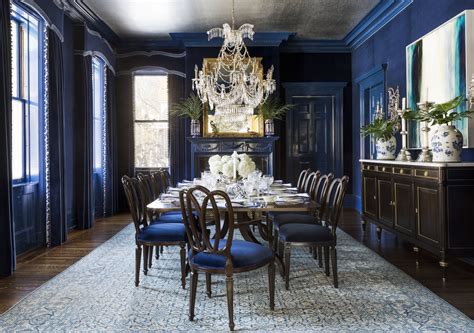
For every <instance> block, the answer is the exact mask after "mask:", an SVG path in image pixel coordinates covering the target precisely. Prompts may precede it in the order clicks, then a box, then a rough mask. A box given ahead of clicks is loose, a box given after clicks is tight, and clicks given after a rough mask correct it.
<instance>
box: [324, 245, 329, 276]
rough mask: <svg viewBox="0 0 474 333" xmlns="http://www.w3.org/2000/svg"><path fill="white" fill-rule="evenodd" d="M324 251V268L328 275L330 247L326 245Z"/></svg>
mask: <svg viewBox="0 0 474 333" xmlns="http://www.w3.org/2000/svg"><path fill="white" fill-rule="evenodd" d="M323 251H324V270H325V272H326V276H329V247H328V246H325V247H324V248H323Z"/></svg>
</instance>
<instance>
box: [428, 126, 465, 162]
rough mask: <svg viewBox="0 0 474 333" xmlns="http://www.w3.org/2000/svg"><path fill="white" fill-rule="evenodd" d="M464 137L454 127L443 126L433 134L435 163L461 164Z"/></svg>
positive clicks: (432, 142)
mask: <svg viewBox="0 0 474 333" xmlns="http://www.w3.org/2000/svg"><path fill="white" fill-rule="evenodd" d="M462 143H463V137H462V133H461V132H460V131H458V130H457V129H456V127H454V126H452V125H447V124H442V125H439V127H438V128H437V129H436V130H435V131H434V132H433V136H432V137H431V149H432V151H433V162H461V151H462Z"/></svg>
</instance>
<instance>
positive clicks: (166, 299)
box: [0, 225, 474, 332]
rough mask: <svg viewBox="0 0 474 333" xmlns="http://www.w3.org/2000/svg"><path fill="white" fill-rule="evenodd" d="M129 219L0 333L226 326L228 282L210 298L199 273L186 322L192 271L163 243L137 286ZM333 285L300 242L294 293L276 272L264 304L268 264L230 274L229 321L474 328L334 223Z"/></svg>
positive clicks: (258, 326) (261, 326)
mask: <svg viewBox="0 0 474 333" xmlns="http://www.w3.org/2000/svg"><path fill="white" fill-rule="evenodd" d="M133 232H134V231H133V228H132V226H131V225H130V226H128V227H126V228H125V229H124V230H123V231H121V232H120V233H119V234H117V235H116V236H115V237H114V238H112V239H111V240H109V241H108V242H106V243H105V244H103V245H102V246H101V247H99V248H97V249H96V250H95V251H93V252H92V253H90V254H89V255H88V256H86V257H85V258H83V259H82V260H81V261H79V262H78V263H76V264H75V265H73V266H71V267H70V268H69V269H67V270H66V271H64V272H63V273H61V274H60V275H58V276H57V277H55V278H54V279H52V280H50V281H49V282H47V283H46V284H44V285H43V286H42V287H41V288H39V289H37V290H36V291H35V292H34V293H32V294H30V295H29V296H28V297H26V298H25V299H24V300H22V301H21V302H20V303H18V304H17V305H16V306H15V307H14V308H12V309H11V310H9V311H8V312H6V313H5V314H4V315H2V316H1V317H0V328H1V330H3V331H15V330H34V331H59V330H67V331H70V330H75V331H85V330H86V331H90V330H94V331H216V330H222V331H226V330H227V329H228V326H227V303H226V297H225V281H224V278H223V277H218V276H214V277H213V283H212V289H213V297H212V298H211V299H208V298H207V296H206V294H205V286H204V276H203V275H200V277H199V283H200V284H199V286H198V295H197V302H196V318H195V321H194V322H190V321H189V320H188V316H187V313H188V304H189V303H188V302H189V295H188V293H189V279H188V281H187V283H188V285H187V288H186V290H183V289H181V286H180V269H179V252H178V251H177V249H176V248H168V249H165V253H164V255H163V256H162V257H161V258H160V260H158V261H154V265H153V268H152V269H151V272H149V275H148V276H143V275H142V278H141V284H140V287H138V288H136V287H135V286H134V282H133V281H134V256H135V252H134V233H133ZM338 243H339V245H338V255H339V278H340V282H339V289H335V288H333V286H332V280H331V277H326V275H325V274H324V273H323V270H322V269H320V268H319V267H318V266H317V263H316V262H315V261H314V260H313V259H312V258H311V257H310V255H309V253H308V251H307V250H306V249H300V250H294V251H293V254H292V270H291V281H290V291H286V290H285V288H284V283H283V280H282V278H281V277H280V276H279V275H277V281H276V297H275V311H270V309H269V305H268V304H269V300H268V280H267V271H266V269H265V268H263V269H260V270H257V271H255V272H252V273H248V274H239V275H238V276H236V278H235V283H234V286H235V292H236V294H235V296H234V302H235V310H234V311H235V324H236V330H242V331H285V330H286V331H325V332H327V331H338V332H341V331H437V332H439V331H452V332H464V331H465V332H468V331H471V332H472V331H474V322H473V321H472V320H470V319H469V318H468V317H466V316H465V315H463V314H462V313H461V312H459V311H458V310H456V309H455V308H454V307H452V306H451V305H450V304H448V303H446V302H445V301H443V300H442V299H440V298H439V297H437V296H436V295H435V294H433V293H432V292H431V291H429V290H428V289H426V288H425V287H423V286H422V285H420V284H419V283H418V282H416V281H415V280H413V279H412V278H410V277H409V276H407V275H406V274H405V273H403V272H401V271H400V270H398V269H397V268H396V267H394V266H392V265H391V264H390V263H388V262H387V261H385V260H384V259H382V258H381V257H379V256H378V255H377V254H375V253H374V252H372V251H371V250H369V249H368V248H366V247H365V246H363V245H361V244H360V243H358V242H357V241H355V240H354V239H352V238H351V237H350V236H348V235H347V234H345V233H344V232H342V231H339V239H338Z"/></svg>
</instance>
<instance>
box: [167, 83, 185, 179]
mask: <svg viewBox="0 0 474 333" xmlns="http://www.w3.org/2000/svg"><path fill="white" fill-rule="evenodd" d="M184 85H185V79H184V78H183V77H181V76H178V75H168V105H169V107H170V108H171V107H172V106H173V104H175V103H178V102H180V101H181V100H182V99H183V98H184ZM185 121H188V119H185V118H182V117H177V116H176V115H170V131H169V135H170V141H169V142H170V172H171V177H172V180H173V183H176V182H177V181H180V180H182V179H184V178H185V177H186V170H185V169H184V164H185V163H184V161H185V150H184V147H185V146H186V144H187V140H186V134H185V133H186V132H185Z"/></svg>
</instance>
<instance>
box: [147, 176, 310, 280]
mask: <svg viewBox="0 0 474 333" xmlns="http://www.w3.org/2000/svg"><path fill="white" fill-rule="evenodd" d="M196 184H200V183H199V179H195V180H193V181H188V180H184V181H181V182H178V184H177V186H176V187H169V188H168V189H167V190H166V192H164V193H162V194H161V195H160V197H159V198H157V199H156V200H154V201H152V202H150V203H149V204H148V205H147V209H148V211H149V212H150V213H152V214H153V215H157V216H159V215H160V214H162V213H166V212H173V211H181V206H180V203H179V192H180V191H181V190H186V189H189V188H190V187H192V186H194V185H196ZM229 197H230V199H231V204H232V208H233V211H234V214H235V217H236V218H235V219H234V221H235V222H234V223H235V225H234V229H238V230H239V231H240V233H241V235H242V237H243V239H244V240H246V241H249V242H254V243H258V244H262V241H263V242H267V243H268V246H269V247H270V248H271V249H272V250H274V246H273V226H272V217H273V216H275V215H276V214H282V213H300V214H305V213H306V214H314V213H315V212H316V211H317V209H318V207H319V206H318V204H317V203H316V202H315V201H314V200H312V199H311V198H310V196H309V195H308V194H307V193H298V191H297V189H296V188H294V187H292V186H291V184H290V183H283V181H279V180H276V181H275V182H274V183H273V184H272V185H270V186H269V188H268V191H267V193H265V195H252V196H251V197H248V198H235V197H233V196H231V195H229ZM269 197H273V198H272V200H269V199H268V198H269ZM208 207H209V210H211V209H212V207H211V206H210V205H209V206H208ZM218 207H219V209H222V210H223V211H225V210H227V207H225V205H224V204H222V205H219V202H218ZM226 223H228V222H227V219H225V221H224V224H223V230H227V229H228V225H227V226H226ZM275 258H276V262H277V264H278V265H279V268H280V273H281V274H283V272H284V263H283V260H282V258H281V255H280V254H279V253H278V251H276V252H275Z"/></svg>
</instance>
